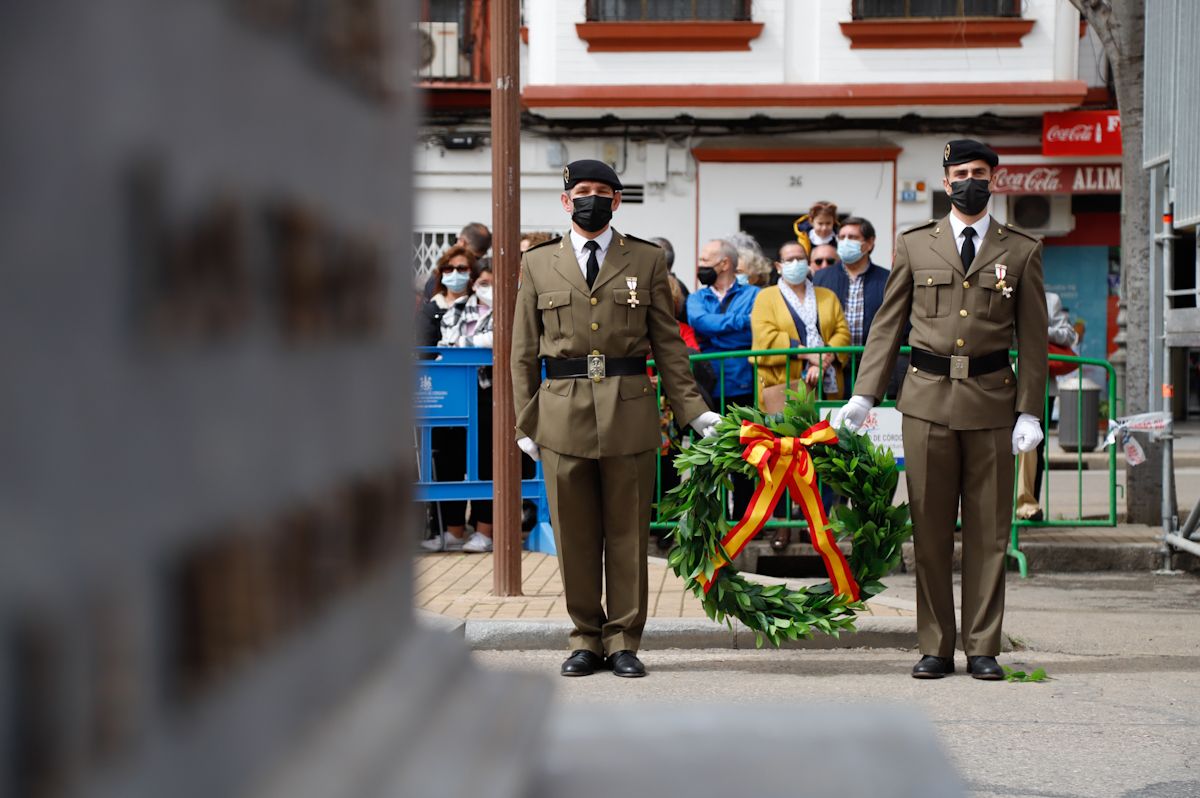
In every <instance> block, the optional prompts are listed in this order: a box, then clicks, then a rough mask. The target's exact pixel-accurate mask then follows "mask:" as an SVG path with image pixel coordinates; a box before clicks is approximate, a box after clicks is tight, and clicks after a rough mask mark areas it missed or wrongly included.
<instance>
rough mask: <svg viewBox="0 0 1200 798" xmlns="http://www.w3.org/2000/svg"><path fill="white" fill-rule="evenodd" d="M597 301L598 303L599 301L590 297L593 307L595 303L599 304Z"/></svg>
mask: <svg viewBox="0 0 1200 798" xmlns="http://www.w3.org/2000/svg"><path fill="white" fill-rule="evenodd" d="M599 301H600V300H599V299H596V297H592V304H593V305H594V304H596V303H597V302H599Z"/></svg>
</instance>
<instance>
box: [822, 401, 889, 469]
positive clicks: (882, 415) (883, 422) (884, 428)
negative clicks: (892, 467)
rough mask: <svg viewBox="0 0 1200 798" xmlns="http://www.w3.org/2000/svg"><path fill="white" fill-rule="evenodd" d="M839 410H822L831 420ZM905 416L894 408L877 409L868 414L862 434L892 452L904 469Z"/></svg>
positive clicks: (823, 415) (827, 408)
mask: <svg viewBox="0 0 1200 798" xmlns="http://www.w3.org/2000/svg"><path fill="white" fill-rule="evenodd" d="M836 409H837V408H833V407H826V408H822V409H821V416H822V418H829V416H830V415H832V414H833V411H834V410H836ZM903 418H904V416H903V414H902V413H901V412H900V411H899V410H897V409H896V408H894V407H875V408H872V409H871V412H870V413H868V414H867V420H866V421H864V422H863V425H862V432H864V433H865V434H866V435H867V437H868V438H870V439H871V443H873V444H875V445H876V446H882V447H883V448H885V449H891V450H892V456H893V457H895V458H896V465H897V466H899V467H901V468H903V467H904V435H903V434H902V432H901V426H900V425H901V421H902V420H903Z"/></svg>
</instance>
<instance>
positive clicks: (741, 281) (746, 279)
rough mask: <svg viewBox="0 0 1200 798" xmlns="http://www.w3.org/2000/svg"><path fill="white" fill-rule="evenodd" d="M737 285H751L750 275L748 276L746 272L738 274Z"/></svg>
mask: <svg viewBox="0 0 1200 798" xmlns="http://www.w3.org/2000/svg"><path fill="white" fill-rule="evenodd" d="M737 284H738V285H750V275H748V274H746V273H745V272H738V273H737Z"/></svg>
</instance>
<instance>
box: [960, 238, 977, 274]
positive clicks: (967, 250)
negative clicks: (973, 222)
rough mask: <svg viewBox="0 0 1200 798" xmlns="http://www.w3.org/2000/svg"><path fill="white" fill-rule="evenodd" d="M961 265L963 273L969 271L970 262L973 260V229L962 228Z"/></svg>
mask: <svg viewBox="0 0 1200 798" xmlns="http://www.w3.org/2000/svg"><path fill="white" fill-rule="evenodd" d="M961 256H962V265H963V271H964V272H968V271H970V270H971V261H973V260H975V228H974V227H964V228H963V246H962V253H961Z"/></svg>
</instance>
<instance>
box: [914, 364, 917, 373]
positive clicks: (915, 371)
mask: <svg viewBox="0 0 1200 798" xmlns="http://www.w3.org/2000/svg"><path fill="white" fill-rule="evenodd" d="M916 373H917V367H916V366H913V374H916Z"/></svg>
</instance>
